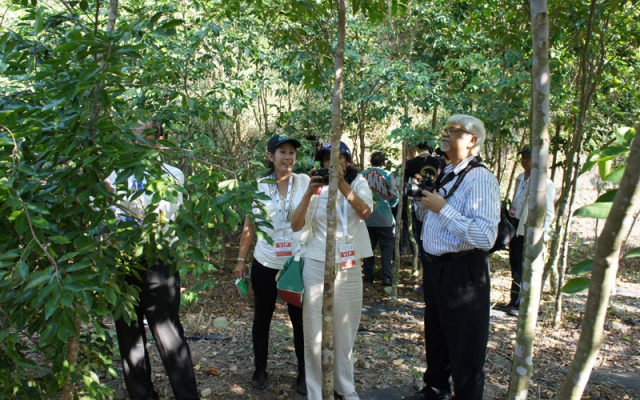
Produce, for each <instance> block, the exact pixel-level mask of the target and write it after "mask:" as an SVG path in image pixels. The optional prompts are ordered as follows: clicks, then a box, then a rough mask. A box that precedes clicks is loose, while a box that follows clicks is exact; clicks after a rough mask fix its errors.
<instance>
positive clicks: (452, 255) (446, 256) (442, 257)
mask: <svg viewBox="0 0 640 400" xmlns="http://www.w3.org/2000/svg"><path fill="white" fill-rule="evenodd" d="M476 251H479V250H478V249H473V250H465V251H459V252H457V253H444V254H442V255H439V256H433V255H431V254H429V253H425V254H426V256H427V260H429V262H430V263H431V264H435V263H439V262H441V261H447V260H453V259H454V258H458V257H462V256H466V255H467V254H471V253H475V252H476Z"/></svg>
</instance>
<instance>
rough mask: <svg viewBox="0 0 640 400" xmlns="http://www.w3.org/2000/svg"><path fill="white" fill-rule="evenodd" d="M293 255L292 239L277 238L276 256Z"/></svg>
mask: <svg viewBox="0 0 640 400" xmlns="http://www.w3.org/2000/svg"><path fill="white" fill-rule="evenodd" d="M292 255H293V245H292V244H291V239H288V238H287V239H278V240H276V257H291V256H292Z"/></svg>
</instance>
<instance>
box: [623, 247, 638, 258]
mask: <svg viewBox="0 0 640 400" xmlns="http://www.w3.org/2000/svg"><path fill="white" fill-rule="evenodd" d="M636 257H640V247H636V248H635V249H633V250H631V251H630V252H628V253H627V254H625V255H624V257H622V258H636Z"/></svg>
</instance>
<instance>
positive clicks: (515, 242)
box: [509, 219, 524, 307]
mask: <svg viewBox="0 0 640 400" xmlns="http://www.w3.org/2000/svg"><path fill="white" fill-rule="evenodd" d="M512 221H513V226H515V227H516V228H517V227H518V224H519V223H520V220H518V219H512ZM523 254H524V236H520V235H516V236H514V237H513V239H511V242H510V243H509V264H510V265H511V295H510V299H509V305H512V306H516V307H517V306H519V305H520V285H521V284H522V261H523Z"/></svg>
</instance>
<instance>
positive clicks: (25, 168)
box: [16, 162, 38, 176]
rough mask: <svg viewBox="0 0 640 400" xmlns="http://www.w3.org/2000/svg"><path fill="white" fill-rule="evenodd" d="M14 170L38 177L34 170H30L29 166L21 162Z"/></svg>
mask: <svg viewBox="0 0 640 400" xmlns="http://www.w3.org/2000/svg"><path fill="white" fill-rule="evenodd" d="M16 169H17V170H18V171H20V172H22V173H25V174H27V175H31V176H38V173H37V172H36V170H35V169H33V168H31V166H30V165H27V164H25V163H24V162H21V163H20V164H19V165H18V167H17V168H16Z"/></svg>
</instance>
